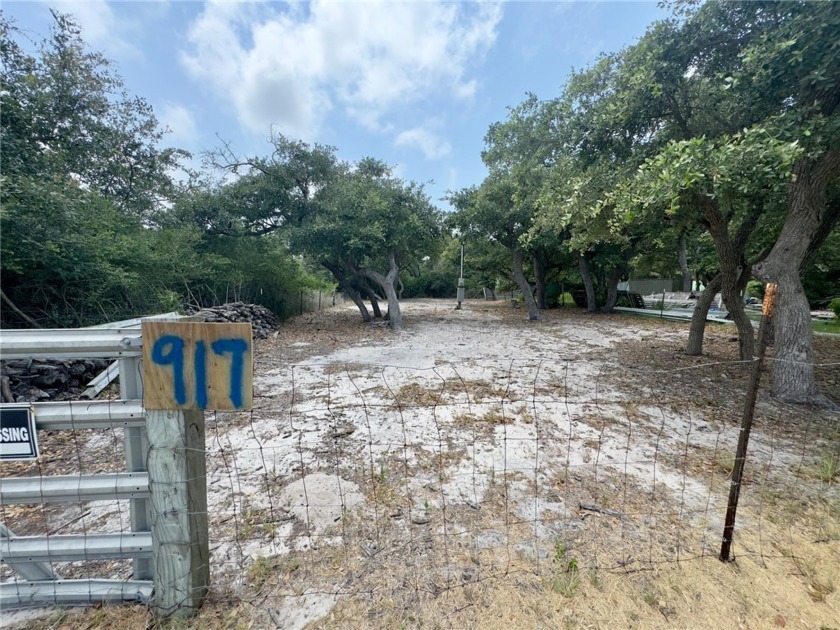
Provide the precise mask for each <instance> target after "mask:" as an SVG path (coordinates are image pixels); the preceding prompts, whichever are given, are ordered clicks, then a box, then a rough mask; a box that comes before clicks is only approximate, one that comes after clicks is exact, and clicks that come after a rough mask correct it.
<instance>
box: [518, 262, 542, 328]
mask: <svg viewBox="0 0 840 630" xmlns="http://www.w3.org/2000/svg"><path fill="white" fill-rule="evenodd" d="M513 279H514V280H516V284H517V286H518V287H519V289H520V291H522V296H523V297H524V298H525V306H526V307H527V308H528V319H530V320H531V321H536V320H538V319H540V312H539V309H537V303H536V302H535V301H534V294H533V293H532V292H531V291H532V289H531V285H530V284H528V280H526V279H525V272H524V270H523V262H522V250H521V249H518V248H517V249H515V250H514V252H513Z"/></svg>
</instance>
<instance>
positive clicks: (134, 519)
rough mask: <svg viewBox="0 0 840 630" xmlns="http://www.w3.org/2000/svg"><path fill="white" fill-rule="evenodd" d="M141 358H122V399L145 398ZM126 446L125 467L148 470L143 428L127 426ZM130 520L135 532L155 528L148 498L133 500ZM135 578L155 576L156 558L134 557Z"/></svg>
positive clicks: (132, 529)
mask: <svg viewBox="0 0 840 630" xmlns="http://www.w3.org/2000/svg"><path fill="white" fill-rule="evenodd" d="M140 370H141V362H140V357H133V358H130V359H120V360H119V373H120V398H122V399H123V400H142V399H143V381H142V379H141V378H140ZM123 443H124V445H125V468H126V471H127V472H145V471H146V452H147V450H148V442H147V440H146V431H145V430H144V428H143V427H129V428H127V429H123ZM129 515H130V516H129V519H130V526H131V531H133V532H148V531H150V530H151V525H152V522H151V518H150V517H151V513H150V506H149V500H148V499H131V500H130V501H129ZM133 564H134V576H133V577H134V579H135V580H151V579H152V577H153V575H154V566H153V564H154V561H153V560H152V559H151V558H135V559H134V562H133Z"/></svg>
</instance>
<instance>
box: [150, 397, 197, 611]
mask: <svg viewBox="0 0 840 630" xmlns="http://www.w3.org/2000/svg"><path fill="white" fill-rule="evenodd" d="M146 431H147V433H148V440H149V458H148V465H149V491H150V494H151V505H152V549H153V552H154V557H155V575H154V581H155V610H156V612H157V614H158V615H160V616H162V617H173V616H174V617H189V616H191V615H193V614H195V613H196V612H198V609H199V607H200V606H201V601H202V599H203V598H204V596H205V595H206V594H207V590H208V588H209V586H210V548H209V541H208V531H207V464H206V460H205V428H204V412H203V411H199V410H169V409H167V410H151V409H150V410H147V411H146Z"/></svg>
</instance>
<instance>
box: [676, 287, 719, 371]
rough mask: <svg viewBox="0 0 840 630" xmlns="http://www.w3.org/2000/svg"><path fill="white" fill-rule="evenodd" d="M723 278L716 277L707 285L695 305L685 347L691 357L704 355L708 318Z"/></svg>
mask: <svg viewBox="0 0 840 630" xmlns="http://www.w3.org/2000/svg"><path fill="white" fill-rule="evenodd" d="M720 285H721V277H720V274H718V275H716V276H715V277H714V278H712V280H711V281H709V282H708V283H707V284H706V288H705V289H703V292H702V293H701V294H700V299H699V300H697V304H695V305H694V312H693V313H692V314H691V328H690V329H689V331H688V343H687V344H686V346H685V353H686V354H688V355H690V356H699V355H701V354H703V336H704V335H705V334H706V317H708V315H709V309H710V308H711V306H712V300H714V299H715V296H716V295H717V292H718V291H720Z"/></svg>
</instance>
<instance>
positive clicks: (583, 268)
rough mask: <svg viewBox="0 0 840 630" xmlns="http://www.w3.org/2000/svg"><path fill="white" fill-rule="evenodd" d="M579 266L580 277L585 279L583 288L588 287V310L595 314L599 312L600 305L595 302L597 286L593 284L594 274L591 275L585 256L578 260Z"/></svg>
mask: <svg viewBox="0 0 840 630" xmlns="http://www.w3.org/2000/svg"><path fill="white" fill-rule="evenodd" d="M578 265H579V266H580V276H581V278H583V286H584V287H586V310H587V311H589V312H590V313H594V312H595V311H596V310H598V305H597V303H596V302H595V286H594V285H593V284H592V274H591V273H589V263H588V262H587V260H586V256H584V255H583V254H581V255H580V258H578Z"/></svg>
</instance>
